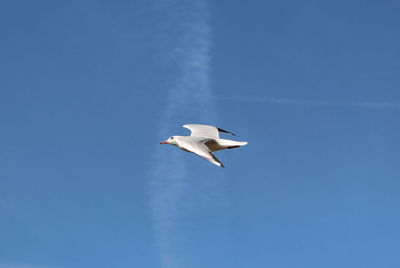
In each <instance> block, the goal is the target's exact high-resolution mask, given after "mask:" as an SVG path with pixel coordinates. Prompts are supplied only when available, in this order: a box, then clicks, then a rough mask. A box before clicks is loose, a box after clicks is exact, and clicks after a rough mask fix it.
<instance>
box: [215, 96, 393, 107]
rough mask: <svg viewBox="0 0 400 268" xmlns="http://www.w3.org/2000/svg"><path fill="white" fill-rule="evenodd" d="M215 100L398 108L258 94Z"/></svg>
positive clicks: (388, 105)
mask: <svg viewBox="0 0 400 268" xmlns="http://www.w3.org/2000/svg"><path fill="white" fill-rule="evenodd" d="M213 98H214V99H217V100H225V101H240V102H242V101H243V102H264V103H271V104H284V105H302V106H320V107H351V108H371V109H400V103H398V102H357V101H324V100H305V99H286V98H271V97H258V96H227V97H222V96H213Z"/></svg>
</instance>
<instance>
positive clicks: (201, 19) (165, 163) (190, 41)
mask: <svg viewBox="0 0 400 268" xmlns="http://www.w3.org/2000/svg"><path fill="white" fill-rule="evenodd" d="M163 4H164V7H163V8H164V9H165V12H166V13H168V14H167V15H165V16H166V17H167V18H166V21H165V24H166V25H163V31H164V32H163V33H162V34H163V35H164V39H163V40H162V42H161V43H162V44H163V45H164V47H163V48H162V50H165V52H164V54H165V58H166V59H167V60H166V64H167V65H168V66H169V67H168V68H169V69H173V71H174V72H172V74H171V75H170V76H169V77H168V79H167V80H168V91H167V97H166V104H165V107H164V108H163V109H162V114H161V115H160V118H161V119H160V122H159V124H158V125H159V129H158V131H157V132H158V135H159V136H160V137H163V138H168V136H171V135H172V134H174V129H175V128H176V127H177V126H178V127H180V126H181V125H182V123H184V122H185V123H186V121H187V122H191V121H189V120H193V119H199V118H205V117H206V116H209V117H211V114H212V105H211V104H210V101H211V100H212V99H211V86H210V78H209V76H210V75H209V73H210V60H211V55H210V50H211V30H210V27H209V24H208V21H207V20H208V16H209V14H208V8H207V3H206V2H205V1H203V0H199V1H180V0H173V1H166V2H165V1H164V2H163ZM176 32H178V34H176V35H174V34H173V33H176ZM170 71H171V70H170ZM155 151H156V154H155V158H156V159H155V162H156V163H159V164H157V166H156V167H155V168H154V169H153V170H152V181H151V185H150V186H151V189H150V208H151V211H152V218H153V229H154V234H155V240H156V243H157V247H158V250H159V256H160V261H161V267H164V268H176V267H184V265H183V263H184V261H183V259H182V258H183V257H182V254H180V253H179V249H177V248H176V245H177V244H181V243H180V242H181V241H179V240H180V239H181V240H182V239H184V238H182V237H181V236H180V235H179V227H178V226H177V223H178V222H179V218H180V216H181V210H182V208H183V207H184V204H183V203H184V202H183V195H184V194H185V193H186V192H187V190H188V188H189V187H190V186H191V185H190V182H189V181H188V180H187V177H188V176H187V175H188V174H187V173H188V172H187V168H186V164H185V161H184V159H183V154H182V152H180V151H178V150H176V149H175V148H164V147H163V148H160V147H157V149H156V150H155Z"/></svg>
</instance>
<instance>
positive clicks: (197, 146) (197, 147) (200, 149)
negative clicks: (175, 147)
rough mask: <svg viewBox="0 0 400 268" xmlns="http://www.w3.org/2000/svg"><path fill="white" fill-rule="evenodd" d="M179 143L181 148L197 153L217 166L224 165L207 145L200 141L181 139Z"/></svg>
mask: <svg viewBox="0 0 400 268" xmlns="http://www.w3.org/2000/svg"><path fill="white" fill-rule="evenodd" d="M179 145H180V147H183V149H185V150H187V151H189V152H191V153H194V154H197V155H198V156H200V157H202V158H204V159H206V160H208V161H210V162H211V163H213V164H215V165H217V166H220V167H224V164H222V163H221V162H220V161H219V160H218V159H217V158H216V157H215V155H214V154H213V153H212V152H211V151H210V150H209V149H208V147H207V146H206V145H205V144H204V143H202V142H187V141H181V142H180V144H179Z"/></svg>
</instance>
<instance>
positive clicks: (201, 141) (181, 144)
mask: <svg viewBox="0 0 400 268" xmlns="http://www.w3.org/2000/svg"><path fill="white" fill-rule="evenodd" d="M183 127H184V128H187V129H189V130H190V131H191V134H190V136H172V137H171V138H169V139H168V140H166V141H162V142H160V144H171V145H174V146H177V147H178V148H179V149H181V150H183V151H185V152H189V153H194V154H197V155H198V156H200V157H202V158H204V159H206V160H208V161H210V162H211V163H213V164H215V165H217V166H220V167H224V164H222V163H221V162H220V161H219V160H218V159H217V158H216V157H215V155H214V154H213V153H212V152H215V151H220V150H224V149H233V148H238V147H240V146H244V145H246V144H247V142H241V141H232V140H226V139H220V138H219V132H222V133H226V134H229V135H234V136H236V135H235V134H233V133H231V132H229V131H226V130H223V129H220V128H217V127H214V126H208V125H200V124H187V125H183Z"/></svg>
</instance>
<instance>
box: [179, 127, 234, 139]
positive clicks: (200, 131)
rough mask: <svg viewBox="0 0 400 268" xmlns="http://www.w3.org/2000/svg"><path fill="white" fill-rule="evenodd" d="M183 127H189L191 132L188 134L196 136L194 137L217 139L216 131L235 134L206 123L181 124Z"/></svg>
mask: <svg viewBox="0 0 400 268" xmlns="http://www.w3.org/2000/svg"><path fill="white" fill-rule="evenodd" d="M183 127H184V128H187V129H189V130H190V131H191V132H192V133H191V134H190V136H196V137H204V138H211V139H219V135H218V132H223V133H227V134H230V135H235V134H233V133H231V132H229V131H226V130H223V129H221V128H217V127H214V126H208V125H200V124H187V125H183Z"/></svg>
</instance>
